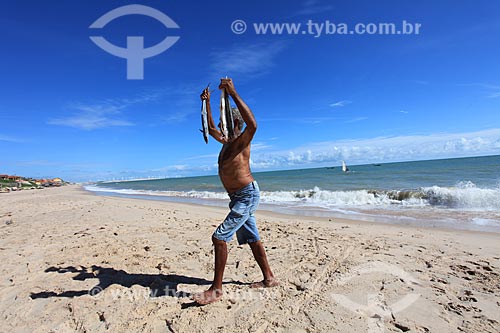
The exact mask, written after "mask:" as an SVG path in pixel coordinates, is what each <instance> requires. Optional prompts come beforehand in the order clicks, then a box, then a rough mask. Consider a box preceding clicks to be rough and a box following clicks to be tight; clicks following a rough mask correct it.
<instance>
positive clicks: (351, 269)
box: [0, 186, 500, 332]
mask: <svg viewBox="0 0 500 333" xmlns="http://www.w3.org/2000/svg"><path fill="white" fill-rule="evenodd" d="M226 213H227V210H226V209H223V208H219V207H206V206H197V205H188V204H179V203H169V202H160V201H146V200H136V199H125V198H117V197H103V196H97V195H94V194H91V193H88V192H85V191H83V190H81V189H80V188H79V187H78V186H66V187H62V188H49V189H44V190H33V191H22V192H16V193H8V194H0V253H1V259H2V265H1V268H0V278H1V279H0V299H1V305H0V315H1V322H2V324H1V325H0V327H1V328H0V331H2V332H107V331H109V332H384V331H385V332H405V331H408V332H500V241H499V240H500V235H499V234H494V233H479V232H464V231H454V230H439V229H425V228H415V227H405V226H396V225H385V224H370V223H362V222H358V221H354V220H353V221H348V220H339V219H328V218H311V217H304V216H293V215H290V216H286V215H278V214H273V213H269V212H265V211H258V212H257V220H258V225H259V229H260V231H261V236H262V238H263V242H264V245H265V247H266V250H267V254H268V258H269V261H270V264H271V267H272V269H273V270H274V272H275V275H276V276H277V277H278V278H279V279H280V281H281V286H279V287H276V288H271V289H258V290H253V289H251V288H249V284H250V283H251V282H254V281H258V280H260V279H261V278H262V277H261V275H260V271H259V268H258V266H257V265H256V263H255V262H254V260H253V258H252V256H251V252H250V249H249V248H248V246H238V245H237V243H236V241H235V240H233V241H232V242H231V243H229V246H228V249H229V258H228V264H227V267H226V271H225V280H224V281H225V284H224V288H225V295H224V298H223V299H222V300H221V301H219V302H217V303H214V304H210V305H207V306H203V307H200V306H196V305H195V304H194V303H193V302H192V300H191V299H190V298H189V296H190V294H192V293H194V292H198V291H202V290H204V289H206V288H207V287H208V286H209V284H210V282H211V279H212V274H213V250H212V245H211V239H210V237H211V234H212V232H213V230H214V228H215V227H216V225H218V224H219V223H220V222H221V221H222V219H223V218H224V216H225V215H226Z"/></svg>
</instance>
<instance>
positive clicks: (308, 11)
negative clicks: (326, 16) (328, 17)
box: [295, 0, 333, 16]
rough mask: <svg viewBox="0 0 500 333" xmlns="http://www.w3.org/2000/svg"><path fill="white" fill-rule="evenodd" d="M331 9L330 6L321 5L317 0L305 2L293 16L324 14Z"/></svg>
mask: <svg viewBox="0 0 500 333" xmlns="http://www.w3.org/2000/svg"><path fill="white" fill-rule="evenodd" d="M332 9H333V6H332V5H323V4H321V3H320V1H318V0H306V1H304V2H303V3H302V6H301V8H300V9H299V10H298V11H297V12H296V13H295V16H304V15H314V14H318V13H325V12H327V11H330V10H332Z"/></svg>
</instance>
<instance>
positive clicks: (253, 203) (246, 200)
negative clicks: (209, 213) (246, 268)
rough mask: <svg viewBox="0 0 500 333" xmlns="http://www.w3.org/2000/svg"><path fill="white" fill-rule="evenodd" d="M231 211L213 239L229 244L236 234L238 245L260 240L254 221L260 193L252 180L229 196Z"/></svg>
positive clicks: (216, 230)
mask: <svg viewBox="0 0 500 333" xmlns="http://www.w3.org/2000/svg"><path fill="white" fill-rule="evenodd" d="M229 198H230V199H231V202H230V203H229V208H230V209H231V211H230V212H229V214H228V215H227V216H226V219H225V220H224V222H222V223H221V224H220V225H219V226H218V227H217V229H215V232H214V233H213V235H212V236H213V237H214V238H216V239H218V240H221V241H224V242H229V241H230V240H231V239H233V236H234V234H235V233H236V238H237V239H238V244H240V245H241V244H247V243H253V242H257V241H259V240H260V236H259V232H258V231H257V224H256V221H255V215H254V213H255V211H256V210H257V206H258V205H259V200H260V191H259V185H257V182H256V181H255V180H254V181H253V182H251V183H250V184H248V185H247V186H245V187H243V188H242V189H241V190H238V191H236V192H234V193H230V194H229Z"/></svg>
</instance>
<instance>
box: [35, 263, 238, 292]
mask: <svg viewBox="0 0 500 333" xmlns="http://www.w3.org/2000/svg"><path fill="white" fill-rule="evenodd" d="M45 272H46V273H50V272H56V273H77V275H75V276H73V280H77V281H84V280H87V279H99V283H98V284H97V285H95V286H94V287H92V288H91V289H90V290H88V289H85V290H69V291H64V292H61V293H56V292H54V291H42V292H38V293H31V295H30V297H31V298H32V299H37V298H49V297H78V296H83V295H91V296H96V295H98V294H99V293H100V292H102V291H103V290H104V289H106V288H107V287H109V286H111V285H113V284H118V285H121V286H123V287H127V288H131V287H132V286H133V285H139V286H143V287H146V288H149V297H160V296H170V297H178V298H182V297H191V294H190V293H187V292H183V291H179V290H178V289H177V287H178V285H179V284H181V283H182V284H195V285H210V284H211V283H212V281H209V280H206V279H200V278H195V277H189V276H183V275H177V274H166V275H165V274H130V273H127V272H125V271H123V270H116V269H114V268H111V267H101V266H96V265H92V266H91V267H89V268H87V267H83V266H80V267H79V268H76V267H73V266H69V267H49V268H47V269H46V270H45ZM225 283H229V284H238V285H244V284H246V283H242V282H238V281H236V282H225Z"/></svg>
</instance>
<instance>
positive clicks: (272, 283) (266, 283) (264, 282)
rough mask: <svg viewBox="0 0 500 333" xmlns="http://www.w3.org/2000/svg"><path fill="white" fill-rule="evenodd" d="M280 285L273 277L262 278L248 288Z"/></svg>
mask: <svg viewBox="0 0 500 333" xmlns="http://www.w3.org/2000/svg"><path fill="white" fill-rule="evenodd" d="M279 285H280V282H279V281H278V280H276V279H275V278H272V279H269V280H262V281H260V282H255V283H252V284H251V285H250V288H271V287H277V286H279Z"/></svg>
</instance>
